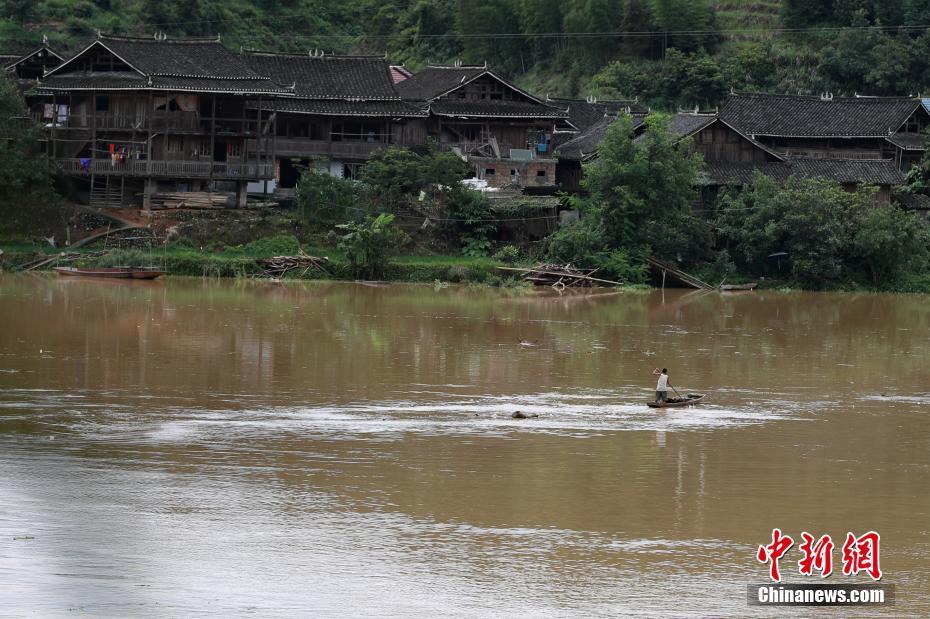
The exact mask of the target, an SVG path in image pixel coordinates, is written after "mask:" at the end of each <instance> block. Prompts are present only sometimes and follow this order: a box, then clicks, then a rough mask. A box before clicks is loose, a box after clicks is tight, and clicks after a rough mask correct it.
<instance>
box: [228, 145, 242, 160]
mask: <svg viewBox="0 0 930 619" xmlns="http://www.w3.org/2000/svg"><path fill="white" fill-rule="evenodd" d="M226 156H227V157H241V156H242V144H233V143H231V142H230V143H229V144H227V145H226Z"/></svg>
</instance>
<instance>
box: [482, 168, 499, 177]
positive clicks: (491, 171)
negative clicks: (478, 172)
mask: <svg viewBox="0 0 930 619" xmlns="http://www.w3.org/2000/svg"><path fill="white" fill-rule="evenodd" d="M495 174H497V170H495V169H494V168H485V169H484V175H485V176H494V175H495Z"/></svg>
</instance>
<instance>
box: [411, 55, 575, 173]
mask: <svg viewBox="0 0 930 619" xmlns="http://www.w3.org/2000/svg"><path fill="white" fill-rule="evenodd" d="M396 88H397V90H398V92H399V93H400V95H401V97H402V98H403V99H404V100H405V101H409V102H425V103H426V104H427V105H428V109H429V117H428V118H427V119H425V120H424V121H423V123H422V124H423V127H424V131H425V134H426V136H427V137H428V138H430V139H433V140H435V141H436V142H437V143H438V144H439V145H440V146H441V147H442V148H448V149H450V150H453V151H454V152H456V153H458V154H460V155H461V156H462V157H463V158H465V159H466V160H467V161H468V162H469V163H470V164H472V165H473V166H474V169H475V175H476V176H477V177H478V178H480V179H484V180H486V181H487V182H488V184H489V185H490V186H492V187H505V186H511V185H514V186H519V187H522V188H547V189H554V188H555V168H556V159H555V157H554V155H553V148H552V136H553V133H554V132H555V130H556V128H557V127H559V126H570V125H569V124H568V113H567V112H566V111H565V109H564V108H562V109H560V108H558V107H553V106H550V105H547V104H546V103H544V102H543V101H541V100H540V99H538V98H537V97H534V96H533V95H531V94H529V93H527V92H525V91H523V90H521V89H519V88H517V87H516V86H514V85H513V84H511V83H509V82H508V81H506V80H504V79H503V78H501V77H500V76H498V75H496V74H495V73H494V72H492V71H490V70H489V69H488V68H487V67H486V66H464V65H454V66H430V67H428V68H426V69H424V70H422V71H420V72H419V73H416V74H414V75H412V76H410V77H407V78H406V79H403V80H401V81H399V82H398V83H397V85H396Z"/></svg>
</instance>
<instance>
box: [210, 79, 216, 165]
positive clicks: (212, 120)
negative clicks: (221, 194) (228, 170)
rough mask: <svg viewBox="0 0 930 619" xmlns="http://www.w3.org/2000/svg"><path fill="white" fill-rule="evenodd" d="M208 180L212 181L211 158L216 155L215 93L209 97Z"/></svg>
mask: <svg viewBox="0 0 930 619" xmlns="http://www.w3.org/2000/svg"><path fill="white" fill-rule="evenodd" d="M210 106H211V109H210V182H211V183H212V182H213V158H214V157H215V156H216V155H215V151H216V95H215V94H214V95H213V96H212V97H211V98H210Z"/></svg>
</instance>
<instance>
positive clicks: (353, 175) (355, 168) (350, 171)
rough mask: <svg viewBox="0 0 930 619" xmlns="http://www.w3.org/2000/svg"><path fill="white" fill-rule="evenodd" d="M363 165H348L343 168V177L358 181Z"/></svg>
mask: <svg viewBox="0 0 930 619" xmlns="http://www.w3.org/2000/svg"><path fill="white" fill-rule="evenodd" d="M363 165H364V164H362V163H346V164H344V165H343V166H342V177H343V178H350V179H353V180H354V179H357V178H358V174H359V172H360V171H361V170H362V166H363Z"/></svg>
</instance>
